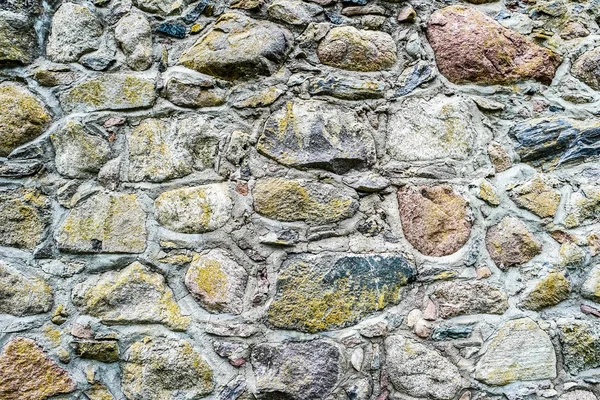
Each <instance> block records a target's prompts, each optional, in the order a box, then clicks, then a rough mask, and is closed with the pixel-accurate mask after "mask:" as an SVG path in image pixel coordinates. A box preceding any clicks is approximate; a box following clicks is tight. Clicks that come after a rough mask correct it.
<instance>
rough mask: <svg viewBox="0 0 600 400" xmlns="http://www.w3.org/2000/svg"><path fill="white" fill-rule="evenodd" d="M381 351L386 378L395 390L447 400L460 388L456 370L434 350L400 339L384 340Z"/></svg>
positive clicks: (411, 340) (460, 382) (416, 395)
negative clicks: (383, 346)
mask: <svg viewBox="0 0 600 400" xmlns="http://www.w3.org/2000/svg"><path fill="white" fill-rule="evenodd" d="M385 348H386V351H387V357H386V366H387V368H388V372H389V378H390V381H391V382H392V384H393V385H394V387H395V388H396V389H397V390H400V391H401V392H404V393H407V394H409V395H410V396H415V397H420V398H428V399H439V400H450V399H454V398H455V397H456V395H457V394H458V392H459V391H460V390H461V389H462V387H463V383H462V379H461V376H460V373H459V371H458V368H456V366H455V365H453V364H452V363H451V362H450V361H448V359H446V358H445V357H443V356H442V355H441V354H439V353H438V352H437V351H435V350H434V349H432V348H429V347H427V346H425V345H424V344H421V343H419V342H417V341H415V340H413V339H408V338H405V337H403V336H391V337H389V338H387V339H386V340H385Z"/></svg>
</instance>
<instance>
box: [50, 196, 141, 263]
mask: <svg viewBox="0 0 600 400" xmlns="http://www.w3.org/2000/svg"><path fill="white" fill-rule="evenodd" d="M146 236H147V231H146V214H145V212H144V210H143V209H142V207H141V205H140V202H139V200H138V198H137V196H136V195H135V194H127V193H115V192H107V191H105V192H100V193H98V194H95V195H93V196H91V197H89V198H87V199H85V200H82V201H81V202H80V203H78V204H76V205H75V206H74V207H73V208H72V209H71V210H70V211H69V213H68V215H67V216H66V218H65V219H64V221H63V222H62V223H61V225H60V227H59V229H58V232H57V234H56V242H57V244H58V246H59V247H60V248H61V249H64V250H66V251H71V252H75V253H93V252H106V253H141V252H143V251H144V249H145V248H146Z"/></svg>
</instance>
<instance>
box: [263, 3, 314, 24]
mask: <svg viewBox="0 0 600 400" xmlns="http://www.w3.org/2000/svg"><path fill="white" fill-rule="evenodd" d="M322 12H323V9H322V8H321V7H320V6H318V5H316V4H311V3H305V2H303V1H299V0H275V1H273V2H272V3H271V4H270V5H269V7H268V8H267V13H268V14H269V16H270V17H271V18H273V19H276V20H279V21H282V22H285V23H287V24H290V25H301V26H302V25H308V24H309V23H310V22H312V21H313V20H314V18H315V16H317V15H318V14H320V13H322Z"/></svg>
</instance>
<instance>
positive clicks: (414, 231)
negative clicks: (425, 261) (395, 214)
mask: <svg viewBox="0 0 600 400" xmlns="http://www.w3.org/2000/svg"><path fill="white" fill-rule="evenodd" d="M398 204H399V210H400V220H401V222H402V231H403V232H404V236H405V237H406V239H407V240H408V241H409V242H410V244H411V245H413V247H415V248H416V249H417V250H418V251H419V252H421V253H423V254H424V255H426V256H433V257H441V256H447V255H449V254H452V253H455V252H457V251H458V250H460V248H461V247H463V245H464V244H465V243H466V242H467V240H468V239H469V235H470V234H471V222H470V221H469V218H468V216H469V208H468V206H467V202H466V201H465V200H464V199H463V198H462V197H461V196H460V195H458V194H457V193H455V192H454V191H453V189H452V188H451V187H450V186H448V185H441V186H432V187H426V186H421V187H414V186H410V187H409V186H405V187H403V188H401V189H400V190H398Z"/></svg>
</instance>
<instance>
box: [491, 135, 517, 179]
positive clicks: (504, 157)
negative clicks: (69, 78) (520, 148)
mask: <svg viewBox="0 0 600 400" xmlns="http://www.w3.org/2000/svg"><path fill="white" fill-rule="evenodd" d="M487 152H488V156H489V157H490V161H491V162H492V164H493V166H494V170H495V171H496V173H499V172H504V171H506V170H507V169H509V168H510V167H512V160H511V159H510V156H509V155H508V154H507V153H506V150H504V148H503V147H502V145H501V144H500V143H496V142H491V143H490V144H489V145H488V148H487Z"/></svg>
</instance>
